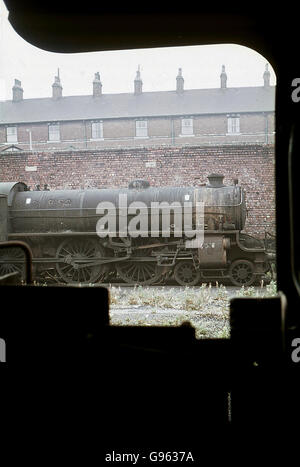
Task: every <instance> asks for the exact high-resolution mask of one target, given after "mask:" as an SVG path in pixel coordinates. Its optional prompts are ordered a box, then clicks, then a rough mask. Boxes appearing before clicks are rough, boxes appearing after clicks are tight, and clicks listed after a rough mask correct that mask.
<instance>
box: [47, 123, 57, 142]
mask: <svg viewBox="0 0 300 467" xmlns="http://www.w3.org/2000/svg"><path fill="white" fill-rule="evenodd" d="M49 141H60V131H59V125H58V124H54V125H49Z"/></svg>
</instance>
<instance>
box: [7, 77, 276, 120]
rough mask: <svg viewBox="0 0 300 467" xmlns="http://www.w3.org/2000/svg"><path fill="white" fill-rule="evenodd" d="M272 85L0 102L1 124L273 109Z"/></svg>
mask: <svg viewBox="0 0 300 467" xmlns="http://www.w3.org/2000/svg"><path fill="white" fill-rule="evenodd" d="M274 110H275V86H270V87H268V88H264V87H263V86H256V87H240V88H226V89H221V88H217V89H191V90H185V91H184V92H183V94H177V92H176V91H158V92H143V93H142V94H141V95H135V94H133V93H123V94H103V95H102V96H100V97H96V98H94V97H93V96H91V95H89V96H64V97H62V98H61V99H59V100H55V99H53V98H51V97H49V98H37V99H23V100H22V101H20V102H13V101H4V102H0V124H12V123H33V122H51V121H67V120H68V121H69V120H92V119H108V118H139V117H159V116H180V115H186V116H188V115H201V114H206V115H209V114H228V113H243V112H247V113H248V112H272V111H274Z"/></svg>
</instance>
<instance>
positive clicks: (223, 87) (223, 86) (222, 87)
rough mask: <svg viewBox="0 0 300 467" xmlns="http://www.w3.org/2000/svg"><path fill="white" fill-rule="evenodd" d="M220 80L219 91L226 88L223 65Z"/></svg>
mask: <svg viewBox="0 0 300 467" xmlns="http://www.w3.org/2000/svg"><path fill="white" fill-rule="evenodd" d="M220 78H221V89H226V88H227V75H226V72H225V65H222V73H221V74H220Z"/></svg>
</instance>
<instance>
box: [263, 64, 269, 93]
mask: <svg viewBox="0 0 300 467" xmlns="http://www.w3.org/2000/svg"><path fill="white" fill-rule="evenodd" d="M263 78H264V87H265V88H268V87H269V86H270V72H269V65H268V63H266V68H265V72H264V75H263Z"/></svg>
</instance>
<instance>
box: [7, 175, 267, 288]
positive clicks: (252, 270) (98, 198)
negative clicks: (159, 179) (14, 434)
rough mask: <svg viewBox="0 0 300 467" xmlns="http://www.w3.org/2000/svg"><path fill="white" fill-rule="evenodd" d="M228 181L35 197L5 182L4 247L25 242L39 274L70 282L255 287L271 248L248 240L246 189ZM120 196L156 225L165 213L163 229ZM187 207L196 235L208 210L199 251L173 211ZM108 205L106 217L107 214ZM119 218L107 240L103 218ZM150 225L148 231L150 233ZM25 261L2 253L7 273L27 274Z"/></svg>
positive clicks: (141, 184)
mask: <svg viewBox="0 0 300 467" xmlns="http://www.w3.org/2000/svg"><path fill="white" fill-rule="evenodd" d="M223 178H224V176H223V175H219V174H211V175H210V176H208V180H209V183H208V184H207V185H205V186H199V187H182V188H181V187H161V188H156V187H150V186H149V183H148V182H146V181H143V180H135V181H133V182H131V183H130V184H129V186H128V188H121V189H85V190H82V189H78V190H53V191H52V190H45V191H40V190H36V191H29V190H28V187H27V186H26V185H25V184H24V183H22V182H6V183H0V221H1V222H0V224H1V227H0V240H2V241H5V240H23V241H25V242H26V243H28V245H29V246H30V247H31V249H32V251H33V264H34V268H35V275H36V276H37V277H39V276H40V275H43V274H45V272H47V273H48V274H50V276H51V277H55V278H56V280H58V281H62V282H66V283H83V284H87V283H96V282H104V281H107V278H109V277H111V276H114V275H116V277H118V278H119V279H121V280H122V281H124V282H126V283H129V284H140V285H149V284H155V283H163V282H164V281H165V280H166V279H167V278H170V277H172V278H174V279H175V280H176V282H177V283H178V284H180V285H187V286H193V285H196V284H198V283H199V282H201V281H204V282H208V281H222V280H230V282H231V283H232V284H233V285H237V286H242V285H244V286H249V285H251V284H253V283H254V281H255V280H259V279H261V278H263V277H264V276H265V273H266V272H267V271H268V269H269V257H268V253H267V252H266V250H265V248H264V243H263V241H261V240H259V239H256V238H254V237H251V236H249V235H247V234H245V233H242V230H243V228H244V226H245V222H246V213H247V211H246V199H245V191H244V189H243V188H242V187H241V186H240V185H239V184H238V181H237V180H235V181H234V185H231V186H225V185H224V184H223ZM120 195H122V196H123V198H125V195H126V202H127V205H128V206H130V207H131V208H132V206H135V207H137V208H136V213H137V212H139V215H140V216H141V215H142V208H141V207H140V208H139V206H144V207H145V208H147V209H146V211H147V212H146V217H147V218H148V220H149V221H150V218H151V215H152V214H153V206H154V205H155V206H159V208H158V218H156V224H155V225H156V229H155V230H154V231H153V229H151V232H150V231H149V226H150V224H149V223H148V224H145V223H144V222H143V219H144V220H145V217H137V216H135V219H134V216H133V214H132V212H133V210H132V209H131V210H130V209H127V207H125V208H124V207H122V209H123V211H122V209H121V208H120V207H119V205H118V202H119V200H120ZM99 203H100V204H99ZM103 203H104V204H103ZM153 203H154V204H153ZM184 203H187V204H188V203H190V204H189V206H192V207H191V218H190V219H191V224H192V225H191V227H192V229H193V231H194V232H196V233H197V228H198V227H199V225H198V224H197V219H196V216H195V212H196V205H197V203H204V204H203V205H204V217H203V218H202V226H201V227H202V228H204V241H203V243H201V244H199V245H198V247H197V248H191V247H190V243H189V242H188V241H190V235H189V236H188V235H187V234H186V233H185V231H184V229H183V228H182V227H183V226H182V225H180V226H178V222H179V223H182V222H183V220H182V217H178V216H177V214H176V212H177V211H176V210H175V209H173V208H172V206H174V205H182V206H183V205H184ZM105 205H107V206H108V208H107V209H106V210H103V209H102V210H99V206H105ZM110 207H111V209H110ZM124 209H125V211H124ZM116 213H117V216H116V218H115V219H113V222H115V224H114V226H115V232H113V233H112V232H109V234H108V235H106V236H105V235H103V234H102V231H99V222H100V224H101V219H102V221H103V222H102V224H101V226H100V228H103V227H104V224H105V222H104V216H106V218H105V219H106V221H107V223H106V225H110V222H109V221H110V220H111V217H110V216H112V214H114V215H115V214H116ZM122 215H123V216H125V215H126V220H124V218H122ZM143 215H145V213H144V214H143ZM176 216H177V217H176ZM151 219H152V218H151ZM165 219H168V220H169V225H168V226H167V227H168V228H166V224H165ZM124 222H127V223H128V224H129V223H130V222H135V225H136V226H138V227H139V228H140V230H139V229H137V231H136V232H135V234H132V233H131V231H130V229H128V230H126V232H124V228H122V229H121V224H122V226H124ZM128 224H127V225H128ZM145 225H148V230H147V229H144V230H143V228H142V226H145ZM121 230H122V231H121ZM178 232H179V233H178ZM195 235H196V236H197V234H195ZM20 255H21V256H22V253H21V252H19V250H17V249H16V250H14V251H11V250H7V251H5V250H1V251H0V274H5V273H8V272H11V271H15V270H21V268H22V258H21V256H20ZM53 275H54V276H53Z"/></svg>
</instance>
